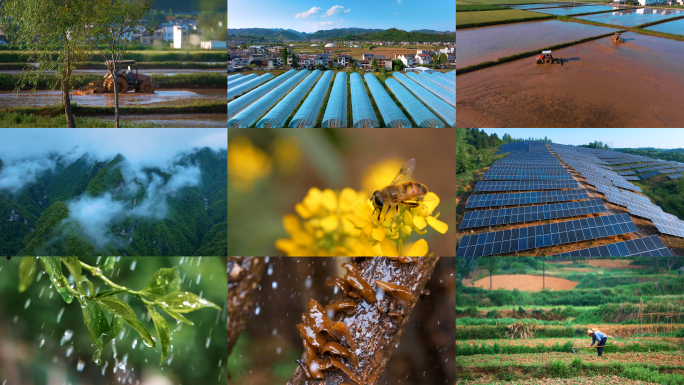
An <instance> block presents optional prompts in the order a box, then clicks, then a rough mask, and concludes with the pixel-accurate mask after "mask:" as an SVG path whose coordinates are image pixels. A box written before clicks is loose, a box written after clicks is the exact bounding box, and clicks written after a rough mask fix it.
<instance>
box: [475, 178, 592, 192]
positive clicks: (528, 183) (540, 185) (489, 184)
mask: <svg viewBox="0 0 684 385" xmlns="http://www.w3.org/2000/svg"><path fill="white" fill-rule="evenodd" d="M579 187H580V185H579V183H577V181H575V180H563V179H561V180H521V181H480V182H477V184H476V185H475V192H489V191H526V190H565V189H575V188H579Z"/></svg>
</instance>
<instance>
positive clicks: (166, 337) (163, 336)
mask: <svg viewBox="0 0 684 385" xmlns="http://www.w3.org/2000/svg"><path fill="white" fill-rule="evenodd" d="M147 311H148V312H150V315H152V322H154V327H155V328H156V329H157V335H158V336H159V343H160V344H161V363H160V364H159V365H163V364H164V361H166V357H167V356H168V355H169V347H170V346H171V333H170V332H169V324H167V323H166V320H165V319H164V317H162V316H161V315H159V313H157V311H156V310H154V307H152V306H148V307H147Z"/></svg>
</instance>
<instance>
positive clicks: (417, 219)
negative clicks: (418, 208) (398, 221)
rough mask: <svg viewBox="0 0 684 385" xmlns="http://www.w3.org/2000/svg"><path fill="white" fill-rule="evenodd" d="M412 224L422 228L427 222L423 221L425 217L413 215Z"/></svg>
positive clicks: (419, 228)
mask: <svg viewBox="0 0 684 385" xmlns="http://www.w3.org/2000/svg"><path fill="white" fill-rule="evenodd" d="M413 225H414V226H416V227H417V228H418V230H422V229H424V228H425V226H427V223H425V219H424V218H423V217H419V216H415V217H413Z"/></svg>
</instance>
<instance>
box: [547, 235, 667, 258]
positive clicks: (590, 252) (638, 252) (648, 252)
mask: <svg viewBox="0 0 684 385" xmlns="http://www.w3.org/2000/svg"><path fill="white" fill-rule="evenodd" d="M633 256H641V257H670V256H672V254H671V253H670V250H668V249H667V247H666V246H665V244H664V243H663V241H662V240H661V239H660V238H659V237H658V236H657V235H651V236H650V237H644V238H637V239H632V240H629V241H624V242H618V243H609V244H607V245H603V246H598V247H590V248H588V249H582V250H573V251H569V252H567V253H563V254H556V255H554V257H633Z"/></svg>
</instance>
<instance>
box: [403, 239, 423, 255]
mask: <svg viewBox="0 0 684 385" xmlns="http://www.w3.org/2000/svg"><path fill="white" fill-rule="evenodd" d="M427 252H428V243H427V242H426V241H425V239H419V240H417V241H416V243H414V244H413V245H412V246H411V248H410V249H409V251H408V254H406V256H407V257H424V256H425V254H427Z"/></svg>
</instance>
